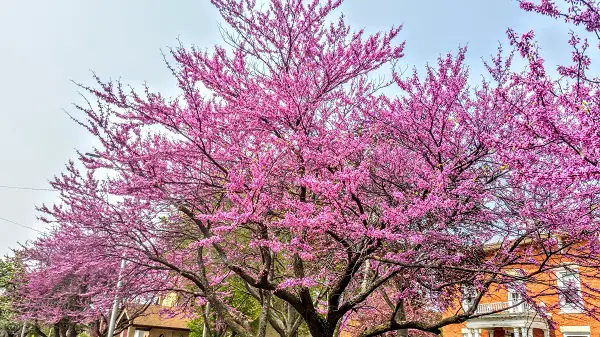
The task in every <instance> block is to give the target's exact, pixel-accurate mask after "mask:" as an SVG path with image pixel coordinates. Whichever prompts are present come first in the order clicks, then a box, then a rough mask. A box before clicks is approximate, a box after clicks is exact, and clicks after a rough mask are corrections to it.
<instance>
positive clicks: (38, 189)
mask: <svg viewBox="0 0 600 337" xmlns="http://www.w3.org/2000/svg"><path fill="white" fill-rule="evenodd" d="M0 188H8V189H13V190H29V191H52V192H58V190H54V189H51V188H35V187H19V186H6V185H0Z"/></svg>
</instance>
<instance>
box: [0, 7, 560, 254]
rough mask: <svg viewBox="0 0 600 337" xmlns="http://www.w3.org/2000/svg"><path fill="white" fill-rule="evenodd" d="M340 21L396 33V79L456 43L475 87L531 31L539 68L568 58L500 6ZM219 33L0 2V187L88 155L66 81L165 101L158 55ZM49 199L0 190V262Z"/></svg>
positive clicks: (139, 10)
mask: <svg viewBox="0 0 600 337" xmlns="http://www.w3.org/2000/svg"><path fill="white" fill-rule="evenodd" d="M341 11H342V12H343V13H344V14H345V15H346V18H347V22H349V23H350V24H351V25H352V26H353V27H354V28H365V29H366V30H367V31H368V32H373V31H376V30H379V29H386V28H389V27H390V26H391V25H398V24H402V23H403V24H404V29H403V31H402V32H401V38H402V39H405V40H406V41H407V46H406V50H405V53H406V57H405V58H404V60H403V63H402V65H403V66H404V67H406V66H410V67H412V66H417V68H420V69H422V67H423V65H424V64H425V62H428V61H429V62H432V61H435V59H436V57H437V56H438V55H439V54H440V53H446V52H448V51H456V49H457V46H459V45H465V44H467V43H468V45H469V54H468V58H467V59H468V61H469V63H470V64H471V70H472V71H471V74H472V76H474V77H475V78H477V77H478V76H479V74H481V72H482V71H483V68H482V66H481V61H480V58H481V57H482V56H483V57H488V56H489V55H490V54H492V53H494V52H495V48H496V46H497V42H498V41H499V40H501V41H505V31H506V28H507V27H508V26H511V27H514V28H515V29H517V30H518V31H519V32H524V31H527V30H529V29H532V28H535V29H536V31H537V35H538V41H539V42H540V43H541V45H542V47H543V49H544V56H545V57H546V59H547V60H548V61H549V62H550V63H551V64H554V63H556V62H558V61H559V60H567V59H568V58H569V57H570V54H569V53H570V51H569V50H565V49H564V45H565V44H564V42H565V41H566V39H567V38H568V36H567V34H566V33H567V30H566V28H565V26H564V25H561V24H560V23H558V24H557V22H555V21H552V20H549V19H546V18H541V17H539V16H537V15H534V14H532V13H526V12H522V11H521V10H519V9H518V5H517V3H516V2H515V1H511V0H452V1H448V0H421V1H415V0H377V1H373V0H371V1H368V0H346V3H345V4H344V5H343V7H342V9H341ZM219 21H220V19H219V17H218V13H217V12H216V10H215V9H214V8H213V7H212V5H211V4H210V2H209V1H208V0H177V1H167V0H162V1H159V0H102V1H91V0H54V1H45V0H44V1H43V0H30V1H23V0H0V186H12V187H22V188H37V189H43V188H50V186H49V185H48V183H47V181H48V180H49V179H51V178H52V177H53V176H54V175H55V174H59V173H60V171H61V169H62V167H63V166H64V164H65V163H66V162H67V161H68V160H69V159H70V158H74V157H75V149H76V148H77V149H82V150H83V151H84V152H85V151H86V150H89V149H90V148H91V145H92V140H91V138H90V136H88V135H86V133H85V132H84V130H83V129H81V128H80V127H78V126H77V125H76V124H75V123H73V122H72V121H71V120H70V119H69V117H68V116H67V115H66V114H65V113H64V112H63V109H65V110H67V111H70V112H75V111H74V110H73V108H72V107H71V103H74V102H81V100H80V98H79V96H78V90H77V87H76V86H75V85H74V84H73V83H71V81H72V80H73V81H76V82H80V83H83V84H93V79H92V77H91V71H94V72H96V73H97V74H98V75H99V76H101V77H103V78H108V77H112V78H117V77H120V78H121V79H122V80H123V81H124V82H125V83H131V84H134V85H136V84H139V83H141V82H143V81H147V82H148V83H149V84H150V85H151V87H152V88H154V89H156V90H160V91H162V92H164V93H166V94H167V96H169V95H171V96H172V95H175V94H177V92H176V90H175V86H174V81H173V80H172V78H171V77H170V74H169V72H168V70H167V69H166V67H165V66H164V64H163V61H162V56H161V53H160V50H161V49H166V48H167V47H169V46H175V45H176V44H177V39H178V38H179V39H180V40H181V41H182V42H183V43H184V44H185V45H192V44H193V45H196V46H199V47H203V48H204V47H207V48H210V47H211V46H213V45H214V44H218V43H220V42H221V38H220V35H219V33H218V30H217V23H218V22H219ZM55 198H56V192H52V191H39V190H26V189H11V188H5V187H0V255H3V254H6V253H8V252H9V251H10V248H13V247H16V246H17V245H18V242H21V243H24V242H25V241H27V240H32V239H34V238H35V237H36V236H37V235H39V234H38V233H37V232H36V231H34V230H32V229H28V228H25V227H22V226H19V225H17V224H15V223H18V224H21V225H24V226H28V227H31V228H34V229H37V230H43V229H44V226H43V224H41V223H39V221H38V220H36V216H37V213H36V211H35V206H36V205H40V204H41V203H52V202H53V200H55ZM7 220H8V221H7ZM13 222H14V223H13Z"/></svg>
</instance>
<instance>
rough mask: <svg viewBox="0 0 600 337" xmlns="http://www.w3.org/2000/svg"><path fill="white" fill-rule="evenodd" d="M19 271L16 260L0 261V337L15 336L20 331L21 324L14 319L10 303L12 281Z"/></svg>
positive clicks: (12, 287) (12, 288) (12, 289)
mask: <svg viewBox="0 0 600 337" xmlns="http://www.w3.org/2000/svg"><path fill="white" fill-rule="evenodd" d="M19 269H20V265H19V264H18V260H17V259H16V258H8V257H5V258H4V259H0V336H11V335H16V334H18V333H19V330H20V329H21V322H19V321H18V320H17V318H16V315H15V313H14V310H13V307H12V301H11V294H12V293H13V292H14V284H13V279H14V276H15V274H16V273H17V271H18V270H19Z"/></svg>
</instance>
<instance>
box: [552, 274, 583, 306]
mask: <svg viewBox="0 0 600 337" xmlns="http://www.w3.org/2000/svg"><path fill="white" fill-rule="evenodd" d="M556 279H557V283H558V296H559V300H560V306H561V311H562V312H565V313H574V312H582V311H583V297H582V295H581V283H580V281H579V273H578V272H577V267H565V268H561V269H559V270H558V271H557V272H556Z"/></svg>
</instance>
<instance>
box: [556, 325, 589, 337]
mask: <svg viewBox="0 0 600 337" xmlns="http://www.w3.org/2000/svg"><path fill="white" fill-rule="evenodd" d="M560 332H561V333H562V335H563V337H590V333H591V330H590V327H589V325H586V326H561V327H560Z"/></svg>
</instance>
